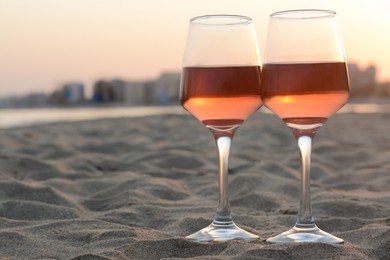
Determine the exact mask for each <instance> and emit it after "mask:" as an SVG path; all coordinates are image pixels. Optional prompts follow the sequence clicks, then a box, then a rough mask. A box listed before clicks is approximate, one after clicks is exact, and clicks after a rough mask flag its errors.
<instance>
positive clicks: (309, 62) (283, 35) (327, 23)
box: [261, 10, 349, 243]
mask: <svg viewBox="0 0 390 260" xmlns="http://www.w3.org/2000/svg"><path fill="white" fill-rule="evenodd" d="M262 81H263V82H262V94H261V96H262V100H263V102H264V105H265V106H266V107H267V108H269V109H270V110H271V111H273V112H274V113H275V114H276V115H278V116H279V117H280V118H281V119H282V120H283V121H284V122H285V123H286V125H287V126H288V127H289V128H290V129H291V130H292V133H293V135H294V137H295V138H296V140H297V143H298V147H299V151H300V155H301V167H302V175H301V185H300V207H299V211H298V217H297V221H296V224H295V226H294V227H293V228H292V229H290V230H288V231H286V232H284V233H282V234H280V235H277V236H275V237H271V238H269V239H267V241H268V242H270V243H294V242H322V243H342V242H343V240H342V239H340V238H337V237H335V236H333V235H331V234H328V233H326V232H324V231H322V230H320V229H319V228H318V227H317V226H316V224H315V222H314V217H313V215H312V209H311V202H310V163H311V146H312V139H313V137H314V136H315V134H316V133H317V130H318V128H319V127H321V126H322V125H323V124H324V123H325V122H326V121H327V120H328V118H329V117H330V116H332V115H333V114H334V113H335V112H336V111H338V110H339V109H340V108H341V107H342V106H343V105H344V104H345V103H346V102H347V101H348V97H349V81H348V72H347V66H346V58H345V52H344V47H343V43H342V39H341V35H340V32H339V29H338V25H337V21H336V13H335V12H333V11H328V10H290V11H282V12H277V13H273V14H272V15H271V16H270V22H269V26H268V35H267V41H266V47H265V57H264V65H263V69H262Z"/></svg>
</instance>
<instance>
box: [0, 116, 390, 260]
mask: <svg viewBox="0 0 390 260" xmlns="http://www.w3.org/2000/svg"><path fill="white" fill-rule="evenodd" d="M389 132H390V113H383V114H380V113H373V114H354V113H352V114H350V113H346V114H336V115H334V116H333V117H332V118H331V119H330V120H329V121H328V122H327V124H326V125H325V126H324V127H323V128H322V129H320V131H319V133H318V135H317V136H316V139H315V141H314V147H313V156H312V189H311V191H312V204H313V212H314V216H315V218H316V223H317V225H318V226H319V227H320V228H322V229H323V230H325V231H327V232H330V233H332V234H334V235H336V236H338V237H340V238H343V239H344V240H345V243H344V244H339V245H327V244H307V243H302V244H293V245H273V244H268V243H266V242H265V239H267V238H268V237H270V236H273V235H276V234H279V233H280V232H282V231H285V230H287V229H289V228H291V227H292V226H293V224H294V223H295V219H296V214H297V208H298V204H299V197H298V192H299V153H298V149H297V145H296V143H295V140H294V138H293V137H292V134H291V133H290V131H289V130H288V128H287V127H286V126H285V125H284V124H283V122H282V121H281V120H280V119H279V118H277V117H276V116H274V115H271V114H264V113H256V114H255V115H254V116H252V117H251V118H250V119H249V120H248V121H247V122H246V123H245V124H244V125H243V126H242V127H241V128H240V129H239V130H238V132H237V134H236V137H235V138H234V141H233V145H232V150H231V154H230V167H229V169H230V171H229V173H230V175H229V183H230V186H229V187H230V201H231V209H232V214H233V217H234V220H235V222H236V223H237V225H239V226H240V227H242V228H244V229H246V230H248V231H251V232H253V233H255V234H257V235H259V236H260V238H259V239H257V240H254V241H251V242H243V241H229V242H223V243H210V244H200V243H194V242H190V241H187V240H186V239H184V237H185V236H186V235H189V234H191V233H193V232H195V231H197V230H198V229H200V228H203V227H205V226H207V225H208V224H210V222H211V221H212V218H213V214H214V210H215V206H216V203H217V187H218V186H217V185H218V182H217V178H218V175H217V154H216V148H215V145H214V142H213V139H212V137H211V134H210V133H209V131H208V130H207V129H205V127H204V126H203V125H202V124H201V123H200V122H198V121H197V120H196V119H194V118H193V117H191V116H188V115H158V116H147V117H138V118H116V119H100V120H93V121H82V122H67V123H50V124H44V125H36V126H30V127H17V128H8V129H1V130H0V258H2V259H389V258H390V188H389V187H390V134H389Z"/></svg>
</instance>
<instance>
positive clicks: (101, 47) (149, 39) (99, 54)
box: [0, 0, 390, 96]
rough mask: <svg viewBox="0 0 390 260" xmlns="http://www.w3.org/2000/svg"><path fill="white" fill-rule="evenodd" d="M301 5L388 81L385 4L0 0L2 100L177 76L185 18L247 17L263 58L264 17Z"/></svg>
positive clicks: (356, 0)
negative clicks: (327, 21) (324, 19)
mask: <svg viewBox="0 0 390 260" xmlns="http://www.w3.org/2000/svg"><path fill="white" fill-rule="evenodd" d="M300 8H316V9H331V10H334V11H336V12H337V13H338V15H339V22H340V25H341V30H342V34H343V38H344V44H345V49H346V53H347V58H348V60H349V61H350V62H357V63H358V64H359V65H360V66H361V67H362V68H364V67H366V66H368V65H370V64H374V65H376V66H377V68H378V80H380V81H390V2H389V1H387V0H326V1H325V0H322V1H318V0H295V1H291V0H272V1H270V0H240V1H237V0H196V1H195V0H164V1H162V0H77V1H76V0H0V96H5V95H11V94H15V95H20V94H27V93H30V92H38V91H44V92H46V93H49V92H50V91H52V90H54V89H56V88H59V87H60V86H61V85H62V84H63V83H67V82H74V81H76V82H82V83H84V84H85V85H86V87H87V89H88V90H91V88H92V85H93V83H94V81H96V80H98V79H107V80H110V79H113V78H122V79H126V80H143V79H153V78H156V77H157V76H158V75H159V74H160V73H162V72H164V71H180V68H181V63H182V56H183V50H184V45H185V40H186V34H187V28H188V20H189V19H190V18H191V17H194V16H198V15H204V14H217V13H219V14H221V13H225V14H226V13H229V14H241V15H247V16H250V17H252V18H253V20H254V23H255V26H256V31H257V36H258V40H259V48H260V53H261V54H262V55H263V50H264V44H265V39H264V37H265V35H266V29H267V24H268V17H269V14H271V13H272V12H275V11H280V10H287V9H300Z"/></svg>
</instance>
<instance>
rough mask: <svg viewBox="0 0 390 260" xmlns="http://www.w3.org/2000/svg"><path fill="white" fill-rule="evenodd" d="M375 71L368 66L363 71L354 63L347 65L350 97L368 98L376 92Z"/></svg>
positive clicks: (372, 67) (373, 67)
mask: <svg viewBox="0 0 390 260" xmlns="http://www.w3.org/2000/svg"><path fill="white" fill-rule="evenodd" d="M376 73H377V69H376V67H375V66H373V65H370V66H368V67H367V68H365V69H361V68H359V66H358V65H357V64H355V63H349V64H348V74H349V84H350V90H351V96H370V95H374V94H375V93H376V92H377V81H376Z"/></svg>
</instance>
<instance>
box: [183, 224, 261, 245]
mask: <svg viewBox="0 0 390 260" xmlns="http://www.w3.org/2000/svg"><path fill="white" fill-rule="evenodd" d="M257 238H259V236H257V235H254V234H252V233H249V232H248V231H245V230H243V229H241V228H239V227H238V226H237V225H236V224H234V223H232V224H230V225H215V224H213V223H212V224H210V225H209V226H208V227H205V228H203V229H201V230H199V231H198V232H195V233H194V234H192V235H189V236H186V239H188V240H192V241H196V242H222V241H228V240H253V239H257Z"/></svg>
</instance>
